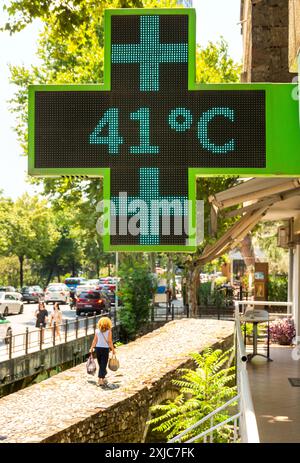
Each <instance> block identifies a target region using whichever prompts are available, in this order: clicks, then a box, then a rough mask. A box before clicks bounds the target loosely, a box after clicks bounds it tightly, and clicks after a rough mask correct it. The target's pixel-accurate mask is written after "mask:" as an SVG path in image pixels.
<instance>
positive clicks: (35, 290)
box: [21, 286, 44, 303]
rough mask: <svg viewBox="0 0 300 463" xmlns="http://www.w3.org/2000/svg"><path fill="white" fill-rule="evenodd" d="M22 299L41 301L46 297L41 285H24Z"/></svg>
mask: <svg viewBox="0 0 300 463" xmlns="http://www.w3.org/2000/svg"><path fill="white" fill-rule="evenodd" d="M21 294H22V299H23V301H24V302H25V301H26V302H28V303H30V302H39V301H40V300H41V299H43V297H44V291H43V290H42V288H41V287H40V286H24V287H23V288H22V289H21Z"/></svg>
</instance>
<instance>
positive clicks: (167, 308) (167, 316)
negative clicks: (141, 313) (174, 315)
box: [166, 302, 169, 321]
mask: <svg viewBox="0 0 300 463" xmlns="http://www.w3.org/2000/svg"><path fill="white" fill-rule="evenodd" d="M168 319H169V303H168V302H167V303H166V321H168Z"/></svg>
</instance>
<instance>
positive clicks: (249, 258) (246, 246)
mask: <svg viewBox="0 0 300 463" xmlns="http://www.w3.org/2000/svg"><path fill="white" fill-rule="evenodd" d="M240 252H241V254H242V256H243V259H244V262H245V265H246V267H247V273H248V276H249V287H248V290H249V291H251V290H252V287H253V276H254V265H255V253H254V248H253V245H252V239H251V235H250V233H248V234H247V235H246V236H245V238H244V239H243V241H242V242H241V244H240Z"/></svg>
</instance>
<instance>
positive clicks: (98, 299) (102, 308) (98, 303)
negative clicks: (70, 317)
mask: <svg viewBox="0 0 300 463" xmlns="http://www.w3.org/2000/svg"><path fill="white" fill-rule="evenodd" d="M109 308H110V302H109V299H108V297H107V296H106V295H105V294H104V293H103V292H102V291H96V290H93V289H91V290H88V289H87V290H83V291H81V293H79V294H78V296H77V298H76V315H78V316H79V315H80V314H81V313H87V314H93V313H94V312H96V314H101V313H103V312H107V311H108V310H109Z"/></svg>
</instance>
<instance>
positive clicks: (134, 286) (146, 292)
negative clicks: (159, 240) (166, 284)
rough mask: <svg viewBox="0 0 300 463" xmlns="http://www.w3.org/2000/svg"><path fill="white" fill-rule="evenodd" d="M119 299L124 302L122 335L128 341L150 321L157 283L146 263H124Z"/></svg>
mask: <svg viewBox="0 0 300 463" xmlns="http://www.w3.org/2000/svg"><path fill="white" fill-rule="evenodd" d="M119 275H120V277H121V281H120V285H119V291H118V297H119V298H120V299H121V301H122V307H121V308H120V312H119V320H120V322H121V328H122V334H123V336H124V337H125V339H126V340H128V339H132V338H134V336H135V335H136V334H137V333H138V331H139V329H140V328H141V327H142V325H143V324H144V323H145V322H147V321H148V320H149V313H150V308H151V302H152V297H153V293H154V290H155V282H154V279H153V276H152V274H151V273H150V271H149V268H148V265H147V264H146V263H145V262H135V263H134V266H133V265H132V262H130V261H129V262H125V263H123V265H122V267H121V270H120V272H119Z"/></svg>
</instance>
